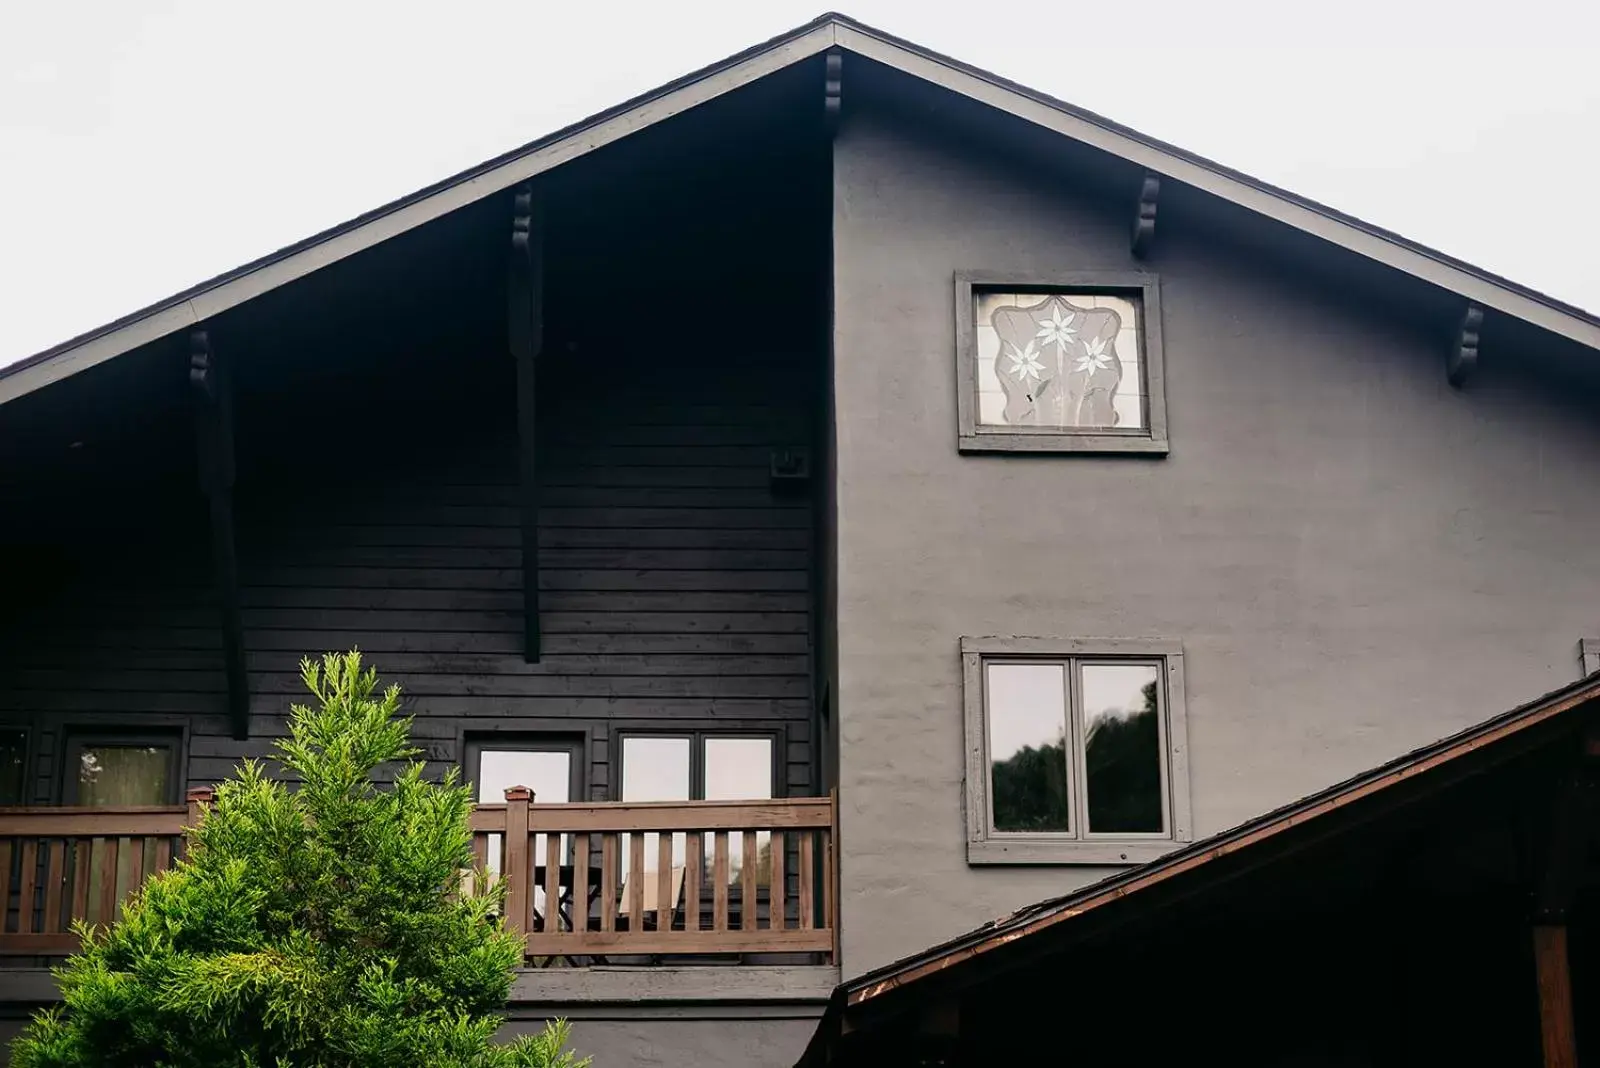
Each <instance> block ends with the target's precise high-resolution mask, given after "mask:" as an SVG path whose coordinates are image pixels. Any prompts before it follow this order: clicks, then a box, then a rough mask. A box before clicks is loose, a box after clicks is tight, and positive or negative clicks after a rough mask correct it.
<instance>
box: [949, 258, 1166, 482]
mask: <svg viewBox="0 0 1600 1068" xmlns="http://www.w3.org/2000/svg"><path fill="white" fill-rule="evenodd" d="M986 290H1001V291H1005V292H1010V291H1016V292H1022V293H1040V294H1047V293H1062V294H1075V293H1091V294H1104V295H1106V296H1112V297H1122V298H1124V299H1126V300H1131V301H1132V302H1133V303H1134V304H1135V305H1136V306H1137V307H1138V308H1139V337H1140V339H1141V342H1142V344H1143V347H1144V351H1143V352H1142V353H1140V367H1141V368H1142V369H1143V374H1144V386H1145V404H1146V411H1145V426H1144V427H1141V428H1138V429H1127V430H1118V429H1116V428H1092V429H1086V430H1073V429H1063V428H1056V427H1037V428H1022V427H1005V428H1001V427H992V426H986V425H984V424H982V423H980V422H979V421H978V335H977V323H976V322H975V321H974V319H973V310H972V309H973V296H974V294H975V293H982V292H984V291H986ZM955 291H956V346H955V349H956V420H957V430H958V437H957V448H958V449H959V451H961V452H963V453H986V452H1031V453H1081V454H1093V455H1115V454H1133V455H1141V456H1156V457H1159V456H1165V455H1167V453H1168V451H1169V445H1168V441H1167V394H1166V363H1165V359H1164V356H1163V351H1162V344H1161V284H1160V280H1159V278H1158V277H1157V276H1156V275H1155V274H1151V273H1145V272H1128V271H1078V272H1072V273H1058V274H1017V273H1012V272H1006V271H957V272H956V276H955Z"/></svg>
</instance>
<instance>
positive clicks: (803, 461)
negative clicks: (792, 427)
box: [770, 446, 811, 493]
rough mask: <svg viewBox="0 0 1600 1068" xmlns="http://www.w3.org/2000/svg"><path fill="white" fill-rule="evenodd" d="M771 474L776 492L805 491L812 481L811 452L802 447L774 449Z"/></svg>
mask: <svg viewBox="0 0 1600 1068" xmlns="http://www.w3.org/2000/svg"><path fill="white" fill-rule="evenodd" d="M770 473H771V476H772V488H773V490H774V491H777V492H791V493H792V492H800V491H803V490H804V489H805V487H806V485H807V483H809V482H810V481H811V450H810V449H807V448H804V447H802V446H789V447H786V448H781V449H773V450H772V456H771V467H770Z"/></svg>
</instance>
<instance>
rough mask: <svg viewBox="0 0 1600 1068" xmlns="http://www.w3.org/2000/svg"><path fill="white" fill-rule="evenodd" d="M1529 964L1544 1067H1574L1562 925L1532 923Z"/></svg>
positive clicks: (1573, 1034)
mask: <svg viewBox="0 0 1600 1068" xmlns="http://www.w3.org/2000/svg"><path fill="white" fill-rule="evenodd" d="M1533 967H1534V974H1535V975H1536V976H1537V978H1538V983H1539V1033H1540V1036H1541V1039H1542V1042H1543V1046H1544V1065H1545V1068H1578V1040H1577V1033H1576V1031H1575V1029H1574V1026H1573V1020H1572V971H1571V968H1570V966H1569V962H1568V960H1567V928H1566V926H1565V925H1561V926H1556V925H1546V924H1536V925H1535V926H1534V928H1533Z"/></svg>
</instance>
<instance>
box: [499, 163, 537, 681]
mask: <svg viewBox="0 0 1600 1068" xmlns="http://www.w3.org/2000/svg"><path fill="white" fill-rule="evenodd" d="M538 214H539V213H538V204H537V201H536V199H535V197H534V192H533V184H532V183H531V182H525V183H523V184H522V185H520V186H518V187H517V190H516V194H515V197H514V199H513V206H512V218H511V269H510V272H509V288H508V300H507V315H508V322H507V337H508V339H509V341H510V346H511V358H512V360H513V361H514V362H515V363H516V370H517V466H518V470H519V471H520V473H521V481H522V488H521V495H520V496H521V506H522V507H521V511H522V613H523V623H522V626H523V650H522V652H523V659H524V660H526V661H527V662H528V663H530V664H533V663H537V662H538V660H539V466H538V453H537V441H538V438H537V432H538V420H537V418H536V415H537V411H536V407H537V401H538V388H537V375H538V367H539V353H540V351H541V350H542V349H543V348H544V242H543V237H544V234H543V227H542V226H541V220H540V219H539V217H538Z"/></svg>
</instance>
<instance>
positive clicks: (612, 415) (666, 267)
mask: <svg viewBox="0 0 1600 1068" xmlns="http://www.w3.org/2000/svg"><path fill="white" fill-rule="evenodd" d="M812 73H813V72H809V71H807V70H800V69H796V70H795V71H794V72H792V73H785V74H783V75H780V76H775V77H774V78H773V79H768V80H765V81H763V82H762V83H761V85H760V87H758V88H756V89H753V90H752V93H753V95H752V94H751V93H747V94H731V95H730V96H729V97H727V98H724V99H722V100H720V101H719V102H717V103H716V104H713V105H707V106H706V108H704V109H699V110H697V111H696V112H694V113H693V115H692V116H685V117H683V119H682V120H681V121H675V122H674V123H673V124H668V125H667V126H663V127H662V128H660V130H659V131H646V132H645V133H643V134H641V135H639V136H638V137H634V138H629V139H627V140H626V141H624V142H621V143H619V144H617V145H615V146H611V147H609V148H607V149H606V150H603V151H600V152H597V153H594V154H593V155H591V156H588V157H585V159H584V160H582V161H579V162H577V163H574V164H573V165H571V166H569V167H566V168H562V169H561V170H559V171H557V172H555V173H553V174H551V175H549V176H548V184H547V185H546V186H545V187H544V188H543V189H542V194H543V195H545V196H546V197H547V205H548V206H549V210H548V211H547V216H548V219H549V232H548V233H547V234H546V235H545V237H546V241H547V246H546V249H545V254H546V255H545V259H546V262H547V264H548V265H549V273H548V279H547V284H546V298H547V299H546V302H545V303H546V308H547V314H546V330H545V338H544V347H543V353H544V355H543V356H542V357H541V360H540V367H539V386H540V388H539V405H540V410H539V412H538V426H539V441H538V453H539V473H540V481H541V483H542V485H541V491H540V492H541V502H540V525H539V543H540V550H541V562H542V566H541V569H540V575H539V583H540V589H541V594H542V604H543V611H542V612H541V624H542V630H543V649H544V654H545V655H544V657H543V659H542V660H541V662H540V663H538V664H533V665H528V664H525V663H524V662H523V660H522V621H523V620H522V611H523V603H522V602H523V596H522V589H521V582H522V572H521V566H522V554H521V549H520V542H519V534H520V532H519V526H518V524H519V510H518V509H519V498H518V493H519V488H518V475H517V465H516V451H515V447H516V438H515V434H516V418H515V415H516V413H515V401H514V397H515V389H514V385H515V380H514V376H513V367H512V361H511V357H510V354H509V351H508V342H507V338H506V282H507V279H506V260H505V257H506V249H507V247H508V243H509V240H510V227H511V217H512V214H511V212H512V205H511V203H510V200H509V198H504V199H502V198H497V197H486V198H484V199H483V200H482V201H480V202H479V203H476V204H473V205H470V206H467V207H465V208H462V209H461V210H460V211H458V212H455V213H453V214H452V215H451V216H449V217H446V218H443V219H440V220H437V221H436V222H434V223H430V224H428V225H427V226H424V227H421V228H419V229H417V230H415V231H412V232H409V233H407V234H404V235H401V236H399V237H396V238H395V239H393V240H392V241H390V242H386V243H385V244H383V245H381V246H379V247H377V248H374V249H371V250H368V251H366V252H363V253H361V254H360V255H357V256H353V257H350V258H349V259H347V260H344V261H340V262H338V263H334V264H331V265H329V266H328V267H327V268H325V269H324V270H322V271H319V272H317V273H316V274H315V275H312V276H310V277H308V278H306V279H303V280H301V281H300V282H297V283H295V284H293V285H291V286H286V287H283V288H281V289H278V290H274V291H272V292H269V293H267V294H264V295H263V296H262V297H261V298H259V299H258V300H255V301H252V302H249V303H248V304H245V305H242V306H240V307H239V308H236V309H234V310H232V311H230V312H228V313H225V314H224V315H222V316H219V317H218V318H217V319H216V320H214V321H212V322H208V323H207V324H206V325H207V329H208V332H209V334H210V337H211V342H212V345H213V347H214V348H215V349H216V350H217V351H218V352H219V353H222V354H224V355H225V357H226V358H227V359H228V360H229V361H230V366H232V367H233V368H234V371H235V375H234V378H235V382H236V385H237V396H236V400H235V414H236V436H237V452H238V455H237V468H238V479H237V484H236V487H235V501H236V505H237V522H236V527H237V546H238V552H239V568H240V583H241V591H240V592H241V602H242V614H243V629H244V644H245V650H246V659H247V666H248V673H249V686H250V690H251V693H250V707H251V718H252V722H251V732H252V737H251V738H250V739H248V740H247V741H244V742H238V741H235V740H233V739H232V738H231V737H229V727H228V723H227V718H226V692H225V691H226V681H225V678H224V674H223V670H222V660H221V641H220V637H219V629H218V623H217V610H216V600H215V595H214V592H213V591H212V590H211V588H210V560H209V547H208V544H207V527H206V517H205V512H204V507H203V498H202V497H201V495H200V492H199V486H198V483H197V479H196V471H195V463H194V448H193V428H192V423H191V420H190V413H189V410H188V402H189V399H190V398H189V392H188V386H187V378H186V373H187V358H186V353H185V351H184V349H183V345H182V338H175V339H173V344H172V345H166V344H165V343H156V344H153V345H151V346H149V347H147V349H146V350H144V351H143V352H142V353H140V354H137V355H135V356H133V357H130V358H128V359H127V360H117V361H111V362H109V363H108V364H106V365H104V366H103V367H102V368H96V369H95V370H94V371H93V372H90V373H87V374H85V375H82V376H78V377H77V378H74V379H72V380H69V381H68V382H65V383H62V384H60V385H59V386H57V387H52V388H51V389H50V390H45V391H41V392H40V394H38V395H37V396H36V397H33V398H27V399H25V400H24V401H21V402H18V403H17V404H13V405H7V406H5V408H4V409H3V410H0V553H3V554H4V555H3V556H0V559H4V560H6V561H7V562H8V564H11V565H12V567H11V571H12V575H11V576H10V577H9V578H8V581H7V583H6V586H5V588H4V590H0V594H3V596H0V632H3V642H0V718H5V717H20V718H23V719H31V720H32V721H33V722H34V723H35V724H36V740H37V743H38V755H37V759H36V760H35V764H36V768H37V771H38V778H37V784H38V790H39V792H40V799H41V800H43V799H45V796H44V795H45V794H46V793H47V792H49V791H51V790H53V788H54V785H53V784H54V783H55V782H56V781H57V780H58V779H59V770H60V769H59V752H60V750H59V738H60V735H61V733H62V731H63V730H64V729H65V725H66V724H68V723H69V722H84V723H93V724H94V725H97V726H99V725H111V726H118V727H127V726H133V725H135V724H138V723H153V724H156V723H158V724H167V725H175V726H178V727H181V728H182V729H184V730H185V731H186V732H187V737H188V753H189V763H188V778H189V780H190V781H191V782H194V783H204V782H209V781H212V780H215V779H217V778H219V777H222V776H224V775H226V774H227V773H228V772H229V770H230V769H231V768H232V767H233V766H234V764H235V763H236V762H237V761H239V760H240V759H242V758H244V757H248V756H261V755H266V754H267V753H269V752H270V747H271V740H272V738H274V737H275V736H278V735H281V733H282V731H283V725H284V717H285V714H286V711H287V708H288V705H289V704H290V702H291V701H294V700H297V699H298V698H297V694H298V693H299V690H300V685H299V681H298V678H297V669H296V665H297V663H298V661H299V658H300V657H301V656H302V655H305V654H308V653H311V654H316V653H320V652H323V651H327V650H342V649H347V648H350V647H352V646H359V647H360V648H361V649H362V650H363V652H364V653H365V654H366V655H367V658H368V660H369V662H370V663H371V664H372V665H374V666H375V667H377V668H378V670H379V671H380V672H381V674H382V675H383V677H384V679H385V680H388V681H393V682H398V683H400V684H401V685H402V687H403V688H404V690H405V693H406V701H407V707H408V708H409V709H410V710H411V711H412V712H414V713H415V715H416V717H417V724H416V736H417V739H418V741H419V743H420V744H421V745H422V746H423V747H424V749H425V752H426V756H427V759H428V760H429V762H430V763H431V764H432V765H433V766H434V768H435V769H436V770H442V769H443V768H444V767H445V766H446V765H449V764H451V763H454V762H456V761H458V760H459V759H461V755H462V753H461V747H462V743H463V739H464V738H465V737H466V736H467V735H469V734H471V733H475V732H487V731H495V730H508V731H526V732H536V731H537V732H556V733H563V734H573V735H577V736H581V737H583V738H584V739H585V741H586V743H587V745H588V754H589V760H588V768H587V772H588V776H587V777H588V782H589V789H590V793H591V795H592V796H594V797H597V798H610V797H614V796H616V794H617V793H618V792H619V784H618V783H617V782H616V781H615V780H614V778H613V776H612V774H611V769H612V768H613V767H614V766H615V758H616V755H617V753H616V745H615V739H616V738H617V735H618V732H619V731H623V730H633V729H652V728H663V727H669V726H672V725H679V726H682V727H683V728H685V729H688V728H694V729H706V728H717V727H727V728H730V729H737V730H745V731H751V730H760V731H770V732H773V733H774V734H776V735H777V736H778V738H779V741H780V753H781V758H782V760H783V768H784V771H783V774H782V775H781V776H780V779H781V782H780V787H781V788H783V789H785V790H786V791H787V792H788V793H789V794H791V795H798V794H806V793H809V792H811V791H813V790H814V789H815V788H816V784H815V783H813V781H812V771H811V765H812V757H813V753H812V750H811V746H812V731H813V724H812V707H813V698H812V694H813V689H814V682H813V671H812V660H811V653H812V645H813V642H814V638H813V635H814V633H815V628H816V621H815V619H814V615H813V613H814V607H815V606H814V596H813V593H814V590H813V587H814V585H815V582H814V580H813V574H814V571H815V564H816V560H815V555H814V552H815V550H814V542H815V534H814V528H815V523H814V513H813V508H812V496H813V494H814V491H815V487H814V486H809V487H804V488H803V489H802V492H799V493H794V492H788V493H777V492H774V488H773V485H772V483H771V480H770V477H769V476H770V463H771V454H772V451H773V450H774V449H775V448H787V447H793V446H810V445H813V444H814V440H813V439H814V436H815V429H814V428H815V424H816V415H817V413H818V411H819V406H818V397H819V396H820V395H821V394H820V389H821V385H822V383H823V381H824V376H823V375H822V373H821V372H822V370H823V360H822V356H821V347H822V345H823V339H824V337H825V335H826V332H827V313H826V299H825V298H826V294H827V290H828V278H829V266H828V256H827V233H828V226H829V222H828V215H827V211H826V208H827V190H828V188H829V183H830V181H831V177H830V176H831V164H830V161H829V155H828V150H827V142H826V140H825V139H824V138H823V136H822V133H823V131H822V129H821V126H820V123H817V124H814V125H808V124H797V123H798V120H796V121H795V122H789V121H782V122H779V121H775V116H779V115H790V116H795V115H800V114H802V113H803V114H808V115H809V114H813V112H814V108H813V104H814V93H815V89H814V86H815V79H814V77H812ZM668 126H670V129H669V128H668ZM151 427H155V428H157V430H152V431H149V433H152V434H155V435H156V436H157V437H159V438H160V447H159V448H157V447H156V446H155V445H149V444H148V443H141V442H140V441H136V440H134V439H135V438H137V437H138V435H139V434H143V433H146V432H147V429H148V428H151ZM108 428H113V429H115V430H117V432H118V433H120V434H121V435H122V437H121V438H119V437H117V436H116V435H112V434H109V433H108ZM124 432H125V433H124ZM79 437H82V438H85V439H86V440H87V445H86V446H85V447H84V448H82V449H79V448H77V447H76V446H75V445H74V441H75V439H76V438H79ZM123 438H125V439H126V440H122V439H123ZM90 469H92V471H91V470H90ZM91 474H92V476H93V477H90V476H91ZM13 475H15V476H16V477H15V478H13ZM45 518H49V519H52V520H54V521H53V522H44V521H43V520H44V519H45ZM58 547H65V548H64V552H65V556H66V557H68V558H70V559H68V560H67V562H66V563H64V564H63V565H62V566H60V567H57V566H56V565H55V564H54V563H52V564H50V566H48V567H44V566H38V567H36V566H34V560H35V558H36V556H37V554H38V551H40V550H50V551H51V552H53V551H54V550H55V549H56V548H58ZM19 565H20V567H19ZM19 570H22V571H23V575H21V576H19V575H18V574H17V572H18V571H19ZM22 577H27V578H28V579H29V580H30V581H28V582H27V583H24V582H22V581H21V578H22ZM33 579H38V580H39V581H37V582H35V581H32V580H33Z"/></svg>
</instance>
